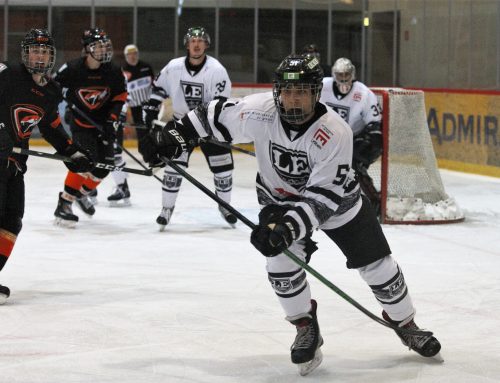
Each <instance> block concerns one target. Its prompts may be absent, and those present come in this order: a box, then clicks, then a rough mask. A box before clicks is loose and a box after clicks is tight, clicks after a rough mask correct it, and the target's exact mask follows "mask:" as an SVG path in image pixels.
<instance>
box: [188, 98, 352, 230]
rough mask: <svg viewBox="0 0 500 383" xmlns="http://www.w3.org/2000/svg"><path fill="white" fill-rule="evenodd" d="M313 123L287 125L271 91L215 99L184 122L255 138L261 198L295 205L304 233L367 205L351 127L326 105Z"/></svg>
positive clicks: (206, 131)
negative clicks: (353, 165)
mask: <svg viewBox="0 0 500 383" xmlns="http://www.w3.org/2000/svg"><path fill="white" fill-rule="evenodd" d="M316 115H317V116H318V115H320V117H319V118H317V119H316V120H315V121H314V122H312V124H311V125H310V126H309V127H308V128H307V129H304V130H302V131H300V132H296V131H293V130H290V129H288V128H286V127H284V126H283V125H282V123H281V121H280V118H279V115H278V112H277V109H276V106H275V104H274V99H273V95H272V93H271V92H267V93H258V94H253V95H250V96H247V97H245V98H242V99H229V100H227V101H226V102H217V101H212V102H211V103H210V104H208V105H207V106H206V107H205V108H197V109H196V110H194V111H192V112H190V113H189V114H188V115H187V116H186V117H185V118H184V119H183V120H182V123H183V124H186V125H192V126H191V127H192V128H194V129H196V132H197V133H198V135H199V136H201V137H206V136H213V137H215V138H216V139H217V140H219V141H229V142H236V143H238V142H239V143H242V142H252V141H253V142H254V146H255V154H256V158H257V163H258V176H257V194H258V198H259V203H260V204H261V205H267V204H270V203H278V204H285V205H290V207H291V210H290V211H289V212H288V213H287V214H288V215H291V216H293V218H294V219H295V220H296V221H297V222H298V223H299V226H300V234H299V236H298V238H302V237H304V236H305V235H306V234H307V233H310V232H312V230H314V229H316V228H318V227H319V228H321V229H333V228H336V227H339V226H342V225H343V224H345V223H346V222H348V221H350V220H351V219H352V218H353V217H354V216H355V215H356V214H357V213H358V211H359V209H360V207H361V199H360V192H359V185H358V183H357V181H356V180H355V177H354V175H355V174H354V170H352V169H351V159H352V150H353V149H352V148H353V143H352V141H353V135H352V131H351V129H350V127H349V126H348V125H347V124H346V123H345V122H344V121H343V120H342V119H341V118H340V117H339V115H338V114H336V113H334V112H333V111H332V110H331V109H329V108H327V107H326V106H324V105H323V104H318V106H317V108H316Z"/></svg>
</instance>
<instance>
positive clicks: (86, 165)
mask: <svg viewBox="0 0 500 383" xmlns="http://www.w3.org/2000/svg"><path fill="white" fill-rule="evenodd" d="M63 154H64V155H66V156H68V157H69V158H71V161H72V162H64V165H66V167H67V168H68V169H69V171H70V172H73V173H86V172H90V171H91V170H92V169H94V166H95V165H94V160H93V159H92V157H91V155H90V153H89V152H88V151H87V150H86V149H83V148H82V147H81V146H80V145H78V144H77V143H75V142H73V143H72V144H70V145H68V147H67V148H66V150H65V151H64V153H63Z"/></svg>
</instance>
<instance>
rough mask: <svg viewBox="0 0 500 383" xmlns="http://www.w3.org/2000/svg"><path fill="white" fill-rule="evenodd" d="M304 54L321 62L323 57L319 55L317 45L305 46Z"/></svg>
mask: <svg viewBox="0 0 500 383" xmlns="http://www.w3.org/2000/svg"><path fill="white" fill-rule="evenodd" d="M302 53H304V54H308V55H311V56H314V57H316V58H317V59H318V60H319V61H321V55H320V53H319V49H318V47H317V46H316V44H306V45H304V47H303V48H302Z"/></svg>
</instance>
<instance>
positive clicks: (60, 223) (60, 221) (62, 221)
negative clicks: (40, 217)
mask: <svg viewBox="0 0 500 383" xmlns="http://www.w3.org/2000/svg"><path fill="white" fill-rule="evenodd" d="M54 225H56V226H60V227H65V228H68V229H74V228H75V226H76V221H68V220H66V219H62V218H57V217H56V219H55V220H54Z"/></svg>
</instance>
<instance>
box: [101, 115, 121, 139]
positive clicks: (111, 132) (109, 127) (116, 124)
mask: <svg viewBox="0 0 500 383" xmlns="http://www.w3.org/2000/svg"><path fill="white" fill-rule="evenodd" d="M103 128H104V136H103V138H104V141H106V142H108V143H109V142H114V141H115V140H116V132H118V130H119V129H120V128H123V122H121V121H120V120H115V119H112V118H110V119H109V120H107V121H106V124H104V126H103Z"/></svg>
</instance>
